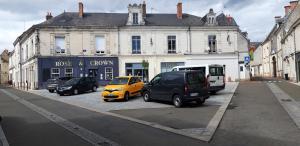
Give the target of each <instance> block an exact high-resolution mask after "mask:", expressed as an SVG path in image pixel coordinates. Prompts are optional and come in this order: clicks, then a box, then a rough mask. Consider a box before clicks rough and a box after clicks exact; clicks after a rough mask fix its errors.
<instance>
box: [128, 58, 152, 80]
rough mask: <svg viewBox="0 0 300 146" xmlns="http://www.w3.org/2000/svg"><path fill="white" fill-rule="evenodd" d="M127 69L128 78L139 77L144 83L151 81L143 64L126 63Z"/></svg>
mask: <svg viewBox="0 0 300 146" xmlns="http://www.w3.org/2000/svg"><path fill="white" fill-rule="evenodd" d="M125 68H126V75H127V76H139V77H141V79H142V80H143V81H144V82H148V81H149V73H148V69H147V68H144V67H143V65H142V63H126V64H125Z"/></svg>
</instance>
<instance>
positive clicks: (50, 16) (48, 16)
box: [46, 12, 53, 20]
mask: <svg viewBox="0 0 300 146" xmlns="http://www.w3.org/2000/svg"><path fill="white" fill-rule="evenodd" d="M51 18H53V16H52V14H51V12H48V13H47V15H46V20H49V19H51Z"/></svg>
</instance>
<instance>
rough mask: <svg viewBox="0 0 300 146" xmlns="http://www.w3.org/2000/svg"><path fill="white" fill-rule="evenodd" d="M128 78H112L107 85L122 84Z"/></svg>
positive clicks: (125, 82)
mask: <svg viewBox="0 0 300 146" xmlns="http://www.w3.org/2000/svg"><path fill="white" fill-rule="evenodd" d="M128 79H129V78H114V79H113V80H112V81H111V82H109V83H108V85H124V84H127V83H128Z"/></svg>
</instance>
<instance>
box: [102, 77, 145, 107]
mask: <svg viewBox="0 0 300 146" xmlns="http://www.w3.org/2000/svg"><path fill="white" fill-rule="evenodd" d="M143 86H144V83H143V82H142V81H141V80H140V78H139V77H131V76H125V77H116V78H114V79H113V80H112V81H111V82H109V83H108V85H107V86H105V88H104V91H103V92H102V97H103V100H104V101H109V100H118V99H123V100H124V101H128V100H129V98H130V97H131V96H135V95H138V94H140V93H141V90H142V88H143Z"/></svg>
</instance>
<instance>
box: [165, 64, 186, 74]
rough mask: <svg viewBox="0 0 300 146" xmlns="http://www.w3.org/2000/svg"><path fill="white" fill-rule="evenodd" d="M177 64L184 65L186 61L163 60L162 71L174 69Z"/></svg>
mask: <svg viewBox="0 0 300 146" xmlns="http://www.w3.org/2000/svg"><path fill="white" fill-rule="evenodd" d="M175 66H184V62H162V63H161V72H169V71H172V68H173V67H175Z"/></svg>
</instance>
